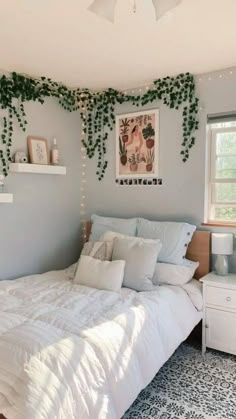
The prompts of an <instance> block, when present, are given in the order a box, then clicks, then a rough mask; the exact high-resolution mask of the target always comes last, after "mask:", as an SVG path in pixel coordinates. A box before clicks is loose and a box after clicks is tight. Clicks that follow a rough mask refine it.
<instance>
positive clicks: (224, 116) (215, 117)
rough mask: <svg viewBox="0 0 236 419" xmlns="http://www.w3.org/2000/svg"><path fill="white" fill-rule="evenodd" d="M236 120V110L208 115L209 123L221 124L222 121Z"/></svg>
mask: <svg viewBox="0 0 236 419" xmlns="http://www.w3.org/2000/svg"><path fill="white" fill-rule="evenodd" d="M233 121H235V122H236V111H233V112H229V113H215V114H212V115H207V123H208V124H219V123H222V122H233Z"/></svg>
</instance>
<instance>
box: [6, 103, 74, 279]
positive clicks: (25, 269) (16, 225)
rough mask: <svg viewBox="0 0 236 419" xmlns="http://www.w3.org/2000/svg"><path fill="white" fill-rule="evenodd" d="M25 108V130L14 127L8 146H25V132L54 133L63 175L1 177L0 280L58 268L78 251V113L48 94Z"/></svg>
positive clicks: (66, 263)
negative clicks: (4, 197)
mask: <svg viewBox="0 0 236 419" xmlns="http://www.w3.org/2000/svg"><path fill="white" fill-rule="evenodd" d="M25 107H26V114H27V120H28V122H29V125H28V129H27V132H26V133H22V132H21V131H20V130H19V129H17V127H16V129H15V132H14V147H13V150H14V151H16V150H19V149H25V150H26V136H27V135H29V134H31V135H35V136H40V137H44V138H47V139H48V140H50V141H51V140H52V139H53V137H56V138H57V140H58V145H59V148H60V153H61V159H62V163H63V164H65V166H66V167H67V175H66V176H52V175H39V174H19V173H12V174H10V175H9V177H8V178H7V183H6V188H7V190H8V191H9V192H12V193H13V194H14V203H13V204H0V279H5V278H14V277H18V276H22V275H26V274H31V273H38V272H40V273H41V272H44V271H47V270H51V269H60V268H63V267H65V266H67V265H69V264H70V263H72V262H73V261H74V260H75V259H77V257H78V254H79V246H80V243H79V241H80V234H79V208H80V198H79V179H80V140H79V132H80V121H79V114H78V113H76V112H74V113H68V112H66V111H64V110H63V109H62V108H61V107H60V106H59V105H58V104H57V103H56V102H55V100H53V99H48V100H47V101H46V102H45V104H44V105H40V104H36V103H27V104H26V105H25Z"/></svg>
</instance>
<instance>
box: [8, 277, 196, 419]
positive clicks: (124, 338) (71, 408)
mask: <svg viewBox="0 0 236 419" xmlns="http://www.w3.org/2000/svg"><path fill="white" fill-rule="evenodd" d="M200 318H201V312H198V311H197V310H196V309H195V307H194V305H193V303H192V302H191V300H190V298H189V296H188V295H187V293H186V292H185V291H184V290H183V289H181V288H180V287H171V286H162V287H158V288H157V290H156V291H152V292H145V293H136V292H135V291H131V290H128V289H125V288H124V289H122V292H121V294H118V293H113V292H110V291H100V290H95V289H92V288H87V287H84V286H80V285H75V284H73V282H72V281H69V280H68V278H67V277H66V274H65V271H60V272H49V273H47V274H44V275H37V276H31V277H26V278H22V279H19V280H16V281H2V282H0V413H3V414H4V415H5V416H6V417H7V419H15V418H21V419H46V418H47V419H54V418H55V419H72V418H74V419H82V418H83V419H84V418H86V419H87V418H90V419H105V418H106V419H113V418H114V419H115V418H116V419H118V418H120V417H121V416H122V415H123V414H124V412H125V411H126V410H127V409H128V407H129V406H130V405H131V404H132V402H133V401H134V400H135V398H136V397H137V395H138V393H139V392H140V391H141V389H143V388H144V387H145V386H146V385H147V384H148V383H149V382H150V381H151V380H152V379H153V377H154V376H155V374H156V373H157V371H158V370H159V369H160V367H161V366H162V365H163V364H164V362H165V361H166V360H167V359H168V358H169V357H170V355H171V354H172V353H173V352H174V350H175V349H176V348H177V346H178V345H179V344H180V342H181V341H183V340H184V339H185V338H186V337H187V336H188V334H189V333H190V332H191V330H192V329H193V327H194V326H195V325H196V324H197V323H198V322H199V321H200Z"/></svg>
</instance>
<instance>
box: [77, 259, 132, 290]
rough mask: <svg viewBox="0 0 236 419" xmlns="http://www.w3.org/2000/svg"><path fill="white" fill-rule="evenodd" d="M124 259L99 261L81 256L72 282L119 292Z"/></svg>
mask: <svg viewBox="0 0 236 419" xmlns="http://www.w3.org/2000/svg"><path fill="white" fill-rule="evenodd" d="M124 269H125V261H123V260H116V261H114V262H109V261H101V260H99V259H94V258H92V257H91V256H81V257H80V260H79V263H78V267H77V271H76V274H75V278H74V283H76V284H80V285H86V286H87V287H91V288H97V289H100V290H108V291H115V292H119V291H120V289H121V285H122V282H123V278H124Z"/></svg>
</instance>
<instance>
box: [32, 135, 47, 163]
mask: <svg viewBox="0 0 236 419" xmlns="http://www.w3.org/2000/svg"><path fill="white" fill-rule="evenodd" d="M27 143H28V150H29V156H30V163H33V164H49V152H48V143H47V140H46V139H45V138H38V137H31V136H30V137H27Z"/></svg>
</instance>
